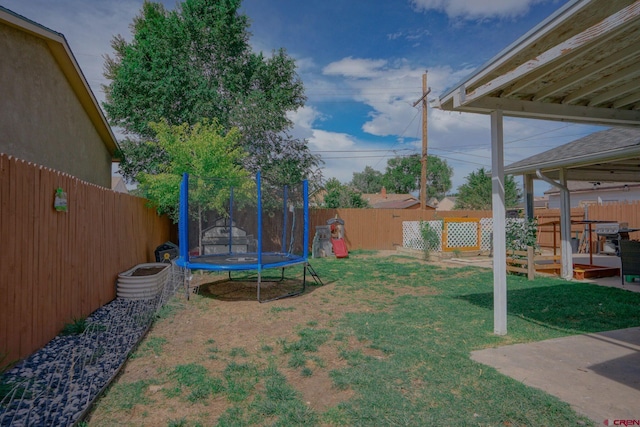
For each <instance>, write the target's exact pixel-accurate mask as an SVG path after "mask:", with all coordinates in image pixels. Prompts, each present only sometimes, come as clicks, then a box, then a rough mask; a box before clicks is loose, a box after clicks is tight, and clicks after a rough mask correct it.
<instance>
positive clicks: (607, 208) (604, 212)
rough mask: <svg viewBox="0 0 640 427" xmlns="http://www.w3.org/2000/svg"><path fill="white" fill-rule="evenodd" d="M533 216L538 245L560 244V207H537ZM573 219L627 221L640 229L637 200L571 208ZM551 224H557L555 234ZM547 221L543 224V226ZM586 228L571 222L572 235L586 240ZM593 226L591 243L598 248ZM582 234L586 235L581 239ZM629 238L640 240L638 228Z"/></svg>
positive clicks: (639, 202)
mask: <svg viewBox="0 0 640 427" xmlns="http://www.w3.org/2000/svg"><path fill="white" fill-rule="evenodd" d="M535 216H536V218H537V219H538V224H539V225H540V226H539V227H538V244H539V246H540V247H542V248H553V247H554V243H555V247H556V248H559V247H560V225H559V221H560V209H536V211H535ZM571 220H572V221H583V220H591V221H607V222H616V223H627V224H628V226H629V227H630V228H640V200H634V201H630V202H629V201H624V202H609V203H604V204H601V205H596V204H594V205H588V206H585V207H583V208H582V207H578V208H571ZM553 223H556V226H555V233H554V226H553ZM544 224H546V225H544ZM587 230H588V227H587V226H586V225H585V224H572V225H571V237H572V238H576V237H577V238H578V239H580V240H581V241H586V242H588V241H589V239H588V234H589V233H588V232H587ZM594 230H595V228H594V227H593V226H592V235H591V242H592V244H593V246H594V249H595V250H597V240H598V236H597V235H596V233H595V231H594ZM583 233H585V234H586V235H587V236H585V237H584V238H583ZM629 237H630V239H640V231H636V232H632V233H630V235H629ZM586 246H588V245H586Z"/></svg>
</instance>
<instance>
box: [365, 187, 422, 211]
mask: <svg viewBox="0 0 640 427" xmlns="http://www.w3.org/2000/svg"><path fill="white" fill-rule="evenodd" d="M362 199H363V200H366V201H367V203H369V206H370V207H371V208H373V209H420V200H418V199H416V198H415V197H413V196H412V195H411V194H387V190H386V188H384V187H382V190H380V192H379V193H375V194H366V193H363V194H362ZM427 209H433V208H432V207H430V206H428V207H427Z"/></svg>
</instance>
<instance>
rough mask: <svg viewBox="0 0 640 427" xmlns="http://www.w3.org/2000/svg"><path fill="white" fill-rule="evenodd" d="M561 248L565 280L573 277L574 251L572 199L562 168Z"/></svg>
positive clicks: (564, 170) (565, 173) (561, 272)
mask: <svg viewBox="0 0 640 427" xmlns="http://www.w3.org/2000/svg"><path fill="white" fill-rule="evenodd" d="M560 185H561V186H562V187H563V188H562V187H561V188H560V248H561V252H560V253H561V254H562V269H561V271H560V275H561V276H562V278H563V279H565V280H572V279H573V253H572V252H571V200H570V197H569V189H568V188H567V170H566V169H564V168H562V169H560Z"/></svg>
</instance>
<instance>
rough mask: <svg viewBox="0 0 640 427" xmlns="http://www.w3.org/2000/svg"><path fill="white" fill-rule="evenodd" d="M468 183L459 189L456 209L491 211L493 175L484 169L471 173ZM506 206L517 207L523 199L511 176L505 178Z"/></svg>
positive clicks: (467, 179) (468, 176)
mask: <svg viewBox="0 0 640 427" xmlns="http://www.w3.org/2000/svg"><path fill="white" fill-rule="evenodd" d="M465 179H466V182H465V183H464V184H462V185H461V186H460V187H458V196H457V198H456V204H455V208H456V209H478V210H491V205H492V202H491V175H489V174H488V173H487V171H486V170H485V169H484V168H480V169H478V170H477V171H474V172H471V173H470V174H469V175H467V177H466V178H465ZM504 193H505V206H506V207H507V208H510V207H515V206H516V205H517V204H518V202H519V201H520V199H521V193H520V190H519V188H518V186H517V185H516V182H515V180H514V178H513V176H511V175H506V176H505V178H504Z"/></svg>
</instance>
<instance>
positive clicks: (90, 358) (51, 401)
mask: <svg viewBox="0 0 640 427" xmlns="http://www.w3.org/2000/svg"><path fill="white" fill-rule="evenodd" d="M168 282H169V283H168V284H167V286H166V288H165V289H164V291H163V292H162V293H161V295H159V296H158V297H157V298H154V299H148V300H131V299H122V298H116V299H115V300H113V301H112V302H110V303H109V304H107V305H105V306H103V307H101V308H99V309H98V310H96V311H95V312H94V313H92V314H91V315H90V316H89V317H87V319H86V329H85V330H84V332H82V333H81V334H77V335H58V336H57V337H55V338H54V339H53V340H51V341H50V342H49V343H48V344H47V345H46V346H45V347H43V348H42V349H40V350H38V351H37V352H36V353H34V354H32V355H31V356H29V357H28V358H27V359H25V360H23V361H22V362H20V363H19V364H18V365H16V366H14V367H13V368H12V369H10V370H8V371H6V372H4V374H3V375H2V377H0V386H1V388H0V426H2V427H4V426H12V427H21V426H69V425H73V424H74V423H77V422H78V421H79V420H80V419H81V418H82V417H84V415H86V412H87V411H88V409H89V408H90V406H91V404H92V403H93V401H94V400H95V399H96V398H97V396H98V395H99V394H100V393H101V392H102V390H104V388H105V387H107V386H108V385H109V383H110V382H111V381H112V380H113V379H114V378H115V376H116V375H117V373H118V372H119V370H120V368H121V367H122V366H123V365H124V363H125V361H126V360H127V357H128V355H129V353H130V352H131V351H132V350H133V349H134V348H135V346H136V345H137V344H138V342H139V341H140V340H141V339H142V338H143V337H144V335H145V334H146V332H147V330H148V329H149V327H150V326H151V323H152V322H153V319H154V317H155V314H156V312H157V310H158V309H159V308H160V307H161V306H162V304H163V303H164V302H165V301H166V300H167V299H168V297H169V296H172V295H173V294H174V292H175V282H174V281H172V280H169V281H168ZM172 282H174V283H172Z"/></svg>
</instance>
